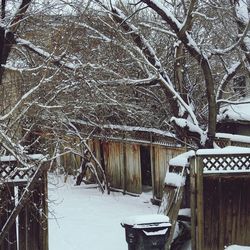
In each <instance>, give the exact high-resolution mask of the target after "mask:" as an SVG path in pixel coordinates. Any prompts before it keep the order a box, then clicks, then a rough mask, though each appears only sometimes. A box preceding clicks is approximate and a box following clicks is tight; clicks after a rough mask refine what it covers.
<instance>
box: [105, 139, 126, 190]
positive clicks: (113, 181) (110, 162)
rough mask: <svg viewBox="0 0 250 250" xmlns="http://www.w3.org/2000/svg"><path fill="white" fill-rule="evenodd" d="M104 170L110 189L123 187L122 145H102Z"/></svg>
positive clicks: (111, 143)
mask: <svg viewBox="0 0 250 250" xmlns="http://www.w3.org/2000/svg"><path fill="white" fill-rule="evenodd" d="M103 146H104V159H105V163H106V164H105V170H106V176H107V179H108V182H109V183H110V186H111V187H114V188H122V187H123V186H124V184H123V182H124V155H123V144H122V143H118V142H109V143H105V144H104V145H103Z"/></svg>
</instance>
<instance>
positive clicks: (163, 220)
mask: <svg viewBox="0 0 250 250" xmlns="http://www.w3.org/2000/svg"><path fill="white" fill-rule="evenodd" d="M121 224H122V226H124V225H128V226H131V227H133V228H145V226H146V227H155V226H159V227H164V226H168V227H169V226H171V224H170V223H169V217H168V216H166V215H163V214H146V215H136V216H129V217H127V218H125V219H124V220H123V221H122V223H121Z"/></svg>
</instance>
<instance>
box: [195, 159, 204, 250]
mask: <svg viewBox="0 0 250 250" xmlns="http://www.w3.org/2000/svg"><path fill="white" fill-rule="evenodd" d="M202 160H203V158H202V157H200V156H198V157H197V158H196V164H197V165H196V171H197V175H196V178H197V186H196V188H197V248H198V249H199V250H201V249H204V211H203V161H202Z"/></svg>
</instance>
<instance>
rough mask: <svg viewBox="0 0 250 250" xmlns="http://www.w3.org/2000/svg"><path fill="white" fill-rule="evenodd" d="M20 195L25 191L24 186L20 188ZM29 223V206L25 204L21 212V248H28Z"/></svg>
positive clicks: (25, 249) (20, 249) (24, 249)
mask: <svg viewBox="0 0 250 250" xmlns="http://www.w3.org/2000/svg"><path fill="white" fill-rule="evenodd" d="M18 193H19V197H21V195H22V193H23V187H21V186H19V188H18ZM27 228H28V223H27V206H24V207H23V209H22V210H21V212H20V214H19V227H18V230H19V242H18V244H19V250H28V232H27Z"/></svg>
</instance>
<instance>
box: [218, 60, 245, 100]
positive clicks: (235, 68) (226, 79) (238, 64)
mask: <svg viewBox="0 0 250 250" xmlns="http://www.w3.org/2000/svg"><path fill="white" fill-rule="evenodd" d="M241 66H242V62H240V61H239V62H236V63H234V64H233V65H232V66H231V67H230V68H228V69H227V73H226V74H225V75H224V77H223V78H222V80H221V82H220V85H219V87H218V90H217V94H216V101H217V103H219V102H220V99H221V98H222V94H223V91H224V88H225V86H226V85H227V83H228V82H229V81H230V80H231V79H232V78H233V77H234V76H235V74H236V73H237V71H238V70H239V69H240V67H241Z"/></svg>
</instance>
